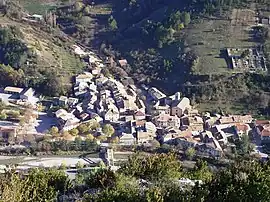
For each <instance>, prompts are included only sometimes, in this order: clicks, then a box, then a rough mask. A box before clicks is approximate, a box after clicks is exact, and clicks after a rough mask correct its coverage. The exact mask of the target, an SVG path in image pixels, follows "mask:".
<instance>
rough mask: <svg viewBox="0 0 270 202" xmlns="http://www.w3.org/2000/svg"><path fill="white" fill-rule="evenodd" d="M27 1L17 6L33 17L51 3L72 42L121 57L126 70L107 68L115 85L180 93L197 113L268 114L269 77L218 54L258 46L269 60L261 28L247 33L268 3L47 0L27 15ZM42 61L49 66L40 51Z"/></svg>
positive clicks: (267, 41)
mask: <svg viewBox="0 0 270 202" xmlns="http://www.w3.org/2000/svg"><path fill="white" fill-rule="evenodd" d="M31 1H32V0H20V2H21V4H22V5H23V6H24V8H25V9H28V11H29V12H32V13H33V12H37V13H39V12H40V13H42V12H43V11H42V12H41V11H40V8H45V7H46V6H48V5H50V6H51V7H49V9H53V10H54V12H55V13H56V15H57V24H58V26H59V28H60V29H61V30H62V31H63V32H64V33H65V34H67V35H69V36H70V37H72V38H73V39H74V40H76V41H77V42H79V43H81V44H84V45H86V46H88V47H89V48H92V49H95V50H96V51H98V52H99V53H100V55H103V56H104V58H105V56H106V57H107V56H109V57H114V58H116V59H123V58H126V59H127V60H128V62H129V66H128V67H125V68H124V69H121V68H120V67H118V66H116V67H114V66H109V67H108V71H111V74H113V75H115V76H118V77H119V78H120V79H121V78H126V77H127V76H130V77H131V78H133V80H134V81H135V82H137V83H138V84H142V83H143V84H149V85H151V86H156V87H158V88H160V89H161V90H163V91H165V92H166V93H168V94H170V93H174V92H175V91H179V90H180V91H182V93H183V95H185V96H188V97H190V98H191V99H192V101H193V102H194V103H197V104H198V107H199V108H200V109H201V110H202V111H213V110H217V109H220V110H222V111H225V112H228V113H230V112H235V113H240V114H242V113H252V114H255V115H267V114H269V112H268V110H269V108H268V102H269V100H270V96H269V92H270V89H269V87H268V74H267V73H263V74H261V73H259V74H257V72H256V73H251V74H250V73H245V72H243V71H242V70H237V69H234V70H232V69H231V68H228V67H229V65H230V64H229V63H228V60H227V58H226V51H225V50H226V48H238V49H246V48H251V47H254V46H258V45H259V46H263V49H264V52H265V54H266V57H268V55H269V53H270V51H268V50H270V49H269V47H270V46H269V44H270V43H269V41H270V39H268V38H267V37H266V40H264V39H262V38H261V37H262V36H263V34H261V33H262V32H261V31H263V30H260V29H259V30H255V29H254V27H253V26H254V24H256V23H258V22H257V21H256V18H255V17H256V16H257V14H258V13H259V15H258V16H259V17H262V16H267V15H268V13H269V11H268V10H267V8H268V3H267V2H266V3H265V2H257V1H253V0H238V1H237V0H233V1H229V0H225V1H209V0H203V1H196V0H195V1H192V2H191V1H181V2H179V1H164V0H154V1H150V0H149V1H142V0H136V1H127V0H124V1H120V0H116V1H111V0H98V1H95V2H94V3H91V2H87V1H79V0H76V1H75V0H74V1H68V2H64V3H63V2H61V1H57V0H50V1H35V2H36V3H37V4H38V3H39V4H38V6H35V7H34V9H33V8H29V7H28V5H29V4H30V2H31ZM35 9H36V10H35ZM263 32H264V31H263ZM267 33H268V31H267V30H266V34H267ZM258 36H259V38H258ZM26 38H27V37H26ZM28 38H30V39H32V37H28ZM52 40H54V39H52ZM48 41H50V39H48ZM30 44H31V40H30ZM45 46H46V45H45ZM52 47H53V46H52ZM45 49H46V48H44V49H43V50H45ZM53 49H56V52H58V51H59V50H58V49H59V48H58V47H54V48H53ZM60 52H61V51H60ZM43 55H44V56H45V57H47V61H51V60H50V59H49V56H47V53H43ZM49 55H50V54H49ZM51 55H52V54H51ZM53 55H54V54H53ZM61 55H62V54H61ZM53 57H54V56H53ZM56 57H57V56H56ZM52 61H54V60H52ZM59 61H61V60H59V58H58V60H57V59H56V61H54V62H53V63H54V64H59V63H60V64H61V62H59ZM63 61H65V60H63ZM49 66H50V65H49ZM60 66H61V65H60ZM60 69H61V68H60ZM71 69H72V68H71ZM60 72H61V71H60ZM61 73H62V72H61ZM254 78H256V79H258V80H259V81H261V82H257V80H254ZM240 81H241V82H240ZM231 83H233V84H234V85H231ZM236 89H237V90H236ZM236 95H237V96H236ZM252 97H253V98H256V99H249V98H252ZM262 97H263V99H261V98H262ZM254 100H255V103H254ZM209 103H211V104H209Z"/></svg>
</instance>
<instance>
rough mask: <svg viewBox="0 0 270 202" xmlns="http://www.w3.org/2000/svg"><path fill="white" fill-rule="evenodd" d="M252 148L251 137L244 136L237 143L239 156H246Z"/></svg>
mask: <svg viewBox="0 0 270 202" xmlns="http://www.w3.org/2000/svg"><path fill="white" fill-rule="evenodd" d="M251 149H252V146H251V145H250V141H249V136H248V135H246V134H244V135H242V137H241V139H240V140H238V141H237V142H236V150H237V152H238V153H239V154H241V155H244V154H247V153H249V152H251V151H252V150H251Z"/></svg>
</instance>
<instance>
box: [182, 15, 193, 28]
mask: <svg viewBox="0 0 270 202" xmlns="http://www.w3.org/2000/svg"><path fill="white" fill-rule="evenodd" d="M190 21H191V20H190V14H189V13H188V12H184V13H183V22H184V25H185V26H187V25H189V23H190Z"/></svg>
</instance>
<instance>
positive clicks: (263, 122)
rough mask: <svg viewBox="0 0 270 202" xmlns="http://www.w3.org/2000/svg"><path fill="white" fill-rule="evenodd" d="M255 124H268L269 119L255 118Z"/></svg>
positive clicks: (269, 122)
mask: <svg viewBox="0 0 270 202" xmlns="http://www.w3.org/2000/svg"><path fill="white" fill-rule="evenodd" d="M255 124H256V125H267V124H270V121H269V120H256V121H255Z"/></svg>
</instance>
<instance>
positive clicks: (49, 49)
mask: <svg viewBox="0 0 270 202" xmlns="http://www.w3.org/2000/svg"><path fill="white" fill-rule="evenodd" d="M11 9H12V10H13V11H14V10H16V11H17V12H19V13H20V14H22V15H24V14H23V12H22V11H21V10H20V11H18V9H17V7H12V8H9V10H8V11H10V10H11ZM0 24H1V29H0V34H1V37H2V39H4V41H2V42H1V44H0V49H1V51H2V53H1V55H4V56H5V57H4V58H2V59H1V58H0V59H1V63H3V64H5V65H9V66H10V67H9V66H7V67H4V68H2V69H1V71H2V72H1V73H2V75H1V77H2V79H1V84H2V85H6V84H10V85H19V86H32V87H35V88H36V89H37V90H39V91H40V92H43V93H44V94H47V95H49V96H53V95H59V94H63V93H68V91H69V89H70V86H71V77H72V76H73V75H74V74H76V73H78V72H80V71H82V69H83V63H82V62H81V61H80V59H79V58H76V57H75V55H73V52H72V49H71V45H73V44H74V42H73V40H72V39H70V38H68V37H67V36H66V35H65V34H63V33H62V32H61V31H60V30H57V29H51V28H50V27H48V26H45V25H42V24H40V23H29V22H25V21H22V20H21V18H13V17H10V16H1V17H0ZM12 30H14V31H12ZM14 43H17V44H19V45H20V46H22V47H23V50H21V51H22V52H21V51H19V52H18V50H15V49H14V50H13V48H12V47H14ZM5 47H11V48H5ZM6 55H10V56H9V58H7V57H6ZM15 56H16V57H17V59H16V60H17V61H18V62H16V63H14V62H12V61H13V60H14V59H13V60H11V59H10V58H13V57H15ZM7 71H11V72H12V74H11V75H10V76H5V75H7Z"/></svg>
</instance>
